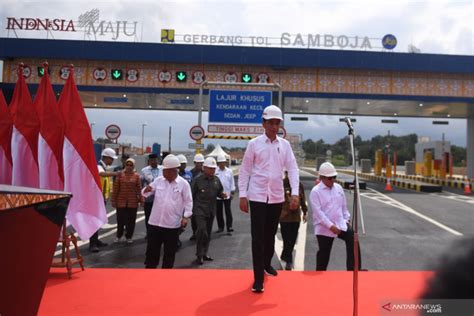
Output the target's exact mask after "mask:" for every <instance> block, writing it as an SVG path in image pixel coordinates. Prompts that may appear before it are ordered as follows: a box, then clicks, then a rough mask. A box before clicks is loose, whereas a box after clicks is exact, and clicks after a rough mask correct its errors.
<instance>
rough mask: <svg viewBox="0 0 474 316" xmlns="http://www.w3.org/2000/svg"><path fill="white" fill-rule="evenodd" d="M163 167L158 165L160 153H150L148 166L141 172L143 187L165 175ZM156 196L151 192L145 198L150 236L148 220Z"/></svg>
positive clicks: (146, 219) (146, 218) (146, 220)
mask: <svg viewBox="0 0 474 316" xmlns="http://www.w3.org/2000/svg"><path fill="white" fill-rule="evenodd" d="M162 169H163V167H162V166H158V155H157V154H155V153H152V154H149V155H148V166H146V167H145V168H143V169H142V170H141V172H140V180H141V183H142V187H145V186H147V185H149V184H151V183H152V182H153V181H155V180H156V179H157V178H158V177H159V176H162V175H163V170H162ZM154 199H155V196H154V195H153V194H151V195H150V196H148V197H147V198H146V199H145V203H144V204H143V210H144V211H145V226H146V230H147V237H148V220H149V219H150V214H151V209H152V208H153V200H154Z"/></svg>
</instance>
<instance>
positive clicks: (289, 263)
mask: <svg viewBox="0 0 474 316" xmlns="http://www.w3.org/2000/svg"><path fill="white" fill-rule="evenodd" d="M285 270H286V271H291V270H293V264H292V263H291V262H287V263H286V266H285Z"/></svg>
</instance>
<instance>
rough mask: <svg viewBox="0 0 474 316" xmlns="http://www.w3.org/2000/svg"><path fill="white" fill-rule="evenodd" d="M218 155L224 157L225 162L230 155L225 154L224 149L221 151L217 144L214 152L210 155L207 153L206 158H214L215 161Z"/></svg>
mask: <svg viewBox="0 0 474 316" xmlns="http://www.w3.org/2000/svg"><path fill="white" fill-rule="evenodd" d="M220 155H224V157H225V159H227V160H229V159H230V155H229V154H228V153H226V152H225V151H224V149H222V147H221V145H219V144H217V145H216V148H214V150H213V151H212V152H211V153H209V154H208V155H207V157H214V158H216V159H217V156H220Z"/></svg>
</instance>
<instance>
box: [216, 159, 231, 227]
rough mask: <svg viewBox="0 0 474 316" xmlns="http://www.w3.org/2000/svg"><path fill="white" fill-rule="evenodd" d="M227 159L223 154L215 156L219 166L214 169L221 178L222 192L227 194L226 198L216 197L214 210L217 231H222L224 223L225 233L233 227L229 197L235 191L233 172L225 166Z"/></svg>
mask: <svg viewBox="0 0 474 316" xmlns="http://www.w3.org/2000/svg"><path fill="white" fill-rule="evenodd" d="M226 164H227V159H226V157H225V156H224V155H219V156H217V165H218V166H219V168H217V170H216V176H217V177H218V178H219V180H221V183H222V186H223V187H224V192H225V193H226V195H227V198H225V199H221V198H219V197H218V198H217V210H216V219H217V226H218V227H217V228H218V229H217V232H218V233H222V232H223V231H224V225H225V226H226V228H227V233H229V234H230V233H232V232H233V231H234V229H233V228H232V222H233V217H232V209H231V206H230V204H231V203H230V202H231V198H232V196H233V194H234V192H235V180H234V174H233V173H232V170H231V169H230V168H227V167H226ZM224 209H225V221H224Z"/></svg>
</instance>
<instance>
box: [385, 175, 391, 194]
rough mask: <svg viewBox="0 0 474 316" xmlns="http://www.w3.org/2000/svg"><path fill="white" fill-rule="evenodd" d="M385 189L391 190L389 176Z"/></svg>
mask: <svg viewBox="0 0 474 316" xmlns="http://www.w3.org/2000/svg"><path fill="white" fill-rule="evenodd" d="M385 191H387V192H391V191H392V184H391V183H390V177H387V185H385Z"/></svg>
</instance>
